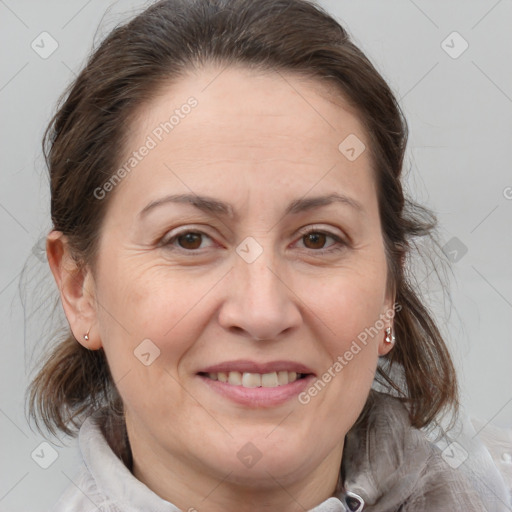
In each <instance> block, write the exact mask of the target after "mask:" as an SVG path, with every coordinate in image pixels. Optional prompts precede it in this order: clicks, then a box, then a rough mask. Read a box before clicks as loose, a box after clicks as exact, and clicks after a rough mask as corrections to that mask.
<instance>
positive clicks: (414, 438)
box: [50, 390, 511, 512]
mask: <svg viewBox="0 0 512 512" xmlns="http://www.w3.org/2000/svg"><path fill="white" fill-rule="evenodd" d="M369 403H370V404H371V407H368V408H367V409H365V410H366V411H367V412H366V413H363V414H362V415H361V417H360V419H359V420H358V422H357V423H356V425H355V426H354V427H353V428H352V430H351V431H350V432H349V434H348V435H347V437H346V441H345V446H344V451H343V461H342V466H341V472H340V483H341V485H340V488H339V489H340V490H338V491H337V492H336V496H335V497H331V498H329V499H327V500H326V501H324V502H323V503H321V504H320V505H318V506H317V507H315V508H314V509H312V510H311V511H310V512H351V511H352V512H353V511H357V512H359V511H364V512H395V511H398V510H400V512H426V511H431V512H442V511H447V512H448V511H449V512H484V511H485V512H502V511H510V510H511V508H510V507H509V504H508V499H509V498H508V496H507V493H506V491H505V486H504V483H503V480H502V479H501V477H500V475H499V473H498V471H497V470H496V468H495V467H494V466H493V465H492V463H491V464H489V461H490V460H491V459H490V457H489V460H484V461H483V462H482V460H481V459H479V460H478V461H476V463H475V461H469V462H466V461H465V462H466V463H461V464H460V465H459V466H458V467H457V468H455V467H454V466H455V465H456V464H453V463H452V462H451V460H450V457H449V456H448V455H447V452H445V453H443V452H441V450H440V449H439V448H438V447H437V446H436V445H435V444H433V443H432V442H431V441H429V440H428V439H427V437H426V436H425V434H424V432H422V431H421V430H417V429H414V428H412V427H410V425H409V421H408V416H407V411H406V410H405V408H404V406H403V405H402V404H401V403H400V402H398V400H396V399H394V398H392V397H390V396H388V395H385V394H383V393H378V392H377V391H374V390H372V392H371V394H370V397H369ZM101 417H104V416H102V414H95V415H93V416H91V417H89V418H87V419H86V420H85V422H84V423H83V425H82V427H81V429H80V434H79V446H80V450H81V452H82V456H83V461H84V467H83V469H82V471H81V473H80V474H79V476H78V477H77V478H76V479H75V480H74V482H73V484H71V485H70V486H69V487H68V489H67V490H66V492H65V493H64V494H63V495H62V497H61V498H60V500H59V501H58V503H57V504H56V505H55V507H53V508H52V509H51V511H50V512H143V511H144V512H195V509H193V508H190V509H188V511H180V509H178V508H177V507H176V506H175V505H173V504H172V503H169V502H168V501H165V500H163V499H162V498H160V497H159V496H158V495H156V494H155V493H154V492H153V491H151V490H150V489H149V488H148V487H147V486H146V485H144V484H143V483H142V482H140V481H139V480H137V479H136V478H135V477H134V476H133V475H132V473H131V472H130V470H129V469H128V468H127V467H126V466H125V465H124V463H123V462H122V461H121V459H120V458H119V457H118V456H117V455H116V454H115V453H114V452H113V451H112V449H111V448H110V446H109V444H108V443H107V440H106V439H105V437H104V435H103V433H102V430H101V428H100V426H99V424H98V422H99V421H100V419H99V418H101ZM459 446H460V445H459ZM459 462H460V461H459ZM482 465H483V466H484V467H483V468H482Z"/></svg>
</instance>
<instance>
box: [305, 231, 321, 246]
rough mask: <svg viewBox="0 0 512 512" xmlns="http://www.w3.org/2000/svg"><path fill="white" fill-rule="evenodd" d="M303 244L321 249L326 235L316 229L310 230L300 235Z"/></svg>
mask: <svg viewBox="0 0 512 512" xmlns="http://www.w3.org/2000/svg"><path fill="white" fill-rule="evenodd" d="M302 239H303V241H304V245H305V246H306V247H307V248H308V249H323V246H324V245H325V242H326V240H327V235H326V234H325V233H321V232H318V231H312V232H311V233H308V234H307V235H304V236H303V237H302Z"/></svg>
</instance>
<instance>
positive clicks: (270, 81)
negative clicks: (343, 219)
mask: <svg viewBox="0 0 512 512" xmlns="http://www.w3.org/2000/svg"><path fill="white" fill-rule="evenodd" d="M191 105H193V106H191ZM149 139H151V141H152V144H151V145H152V148H151V151H147V152H146V153H147V155H146V156H145V157H144V159H143V161H141V162H140V163H138V164H137V169H136V172H132V173H131V176H130V180H131V181H136V182H137V185H136V186H137V187H138V190H139V192H142V191H143V190H145V189H147V188H148V187H150V186H153V187H155V186H156V183H157V182H160V183H161V182H162V180H164V181H167V180H171V179H172V180H174V183H176V181H177V180H178V181H179V176H186V179H187V183H188V184H189V185H190V187H192V188H193V190H189V191H188V192H195V191H196V190H197V188H198V187H199V186H200V187H201V192H204V193H208V192H209V191H210V190H213V189H216V190H218V186H219V184H220V186H221V187H222V186H224V185H232V183H230V180H233V179H235V180H238V181H240V182H241V180H245V183H246V184H247V185H251V186H253V188H254V186H262V185H267V186H269V185H270V184H272V187H273V189H272V192H273V193H276V191H277V190H279V189H280V190H282V191H284V192H286V191H291V190H292V189H293V190H294V195H295V196H296V195H297V194H300V193H301V192H302V194H306V193H307V189H308V188H311V187H313V186H315V187H317V186H320V185H322V186H323V187H324V192H325V191H326V190H327V189H330V188H332V186H333V185H336V184H337V185H342V188H345V189H347V190H352V191H355V192H356V193H357V192H359V193H363V192H364V190H365V189H368V186H369V184H370V185H371V183H370V182H371V175H372V171H371V162H370V156H369V151H364V150H362V149H361V148H367V147H368V140H367V136H366V133H365V131H364V130H363V128H362V124H361V122H360V121H359V118H358V116H357V113H356V112H355V111H354V109H353V108H351V106H350V105H349V104H348V102H346V101H345V99H344V98H343V96H342V95H341V93H339V92H337V91H336V90H335V89H334V88H333V86H332V85H330V84H328V83H324V82H322V81H320V80H319V79H315V78H311V77H304V76H300V75H297V74H290V73H285V72H277V71H259V70H254V69H247V68H243V67H224V68H223V67H215V66H211V67H206V68H203V69H200V70H194V71H191V72H190V73H189V74H187V75H186V76H184V77H182V78H181V79H179V80H177V81H175V82H174V83H172V84H169V85H168V86H167V87H162V88H161V89H160V90H159V91H158V94H156V95H155V96H154V97H153V98H152V100H151V101H149V102H147V103H146V104H144V105H142V106H141V108H140V109H139V110H138V111H137V115H136V117H135V118H134V120H133V121H132V123H131V125H130V129H129V137H128V145H127V148H126V155H125V160H126V159H127V158H129V155H130V154H131V153H132V152H133V151H137V149H138V148H141V147H143V146H144V145H147V142H148V140H149ZM347 140H348V141H349V142H354V141H356V145H357V143H359V144H360V145H359V146H357V147H355V149H356V150H357V151H358V152H361V154H360V155H356V156H357V158H356V159H351V158H347V154H346V153H344V152H343V151H344V150H346V149H347V148H346V147H345V146H346V145H347V144H346V143H345V141H347ZM352 145H354V144H352ZM348 156H351V155H350V154H348ZM130 180H127V181H130ZM247 180H249V181H247ZM187 183H181V187H182V188H183V189H186V188H187ZM216 184H217V188H215V187H216ZM370 188H371V189H373V187H370ZM184 191H185V190H184ZM198 192H199V191H198ZM270 192H271V191H270V190H269V193H270Z"/></svg>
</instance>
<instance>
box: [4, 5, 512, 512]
mask: <svg viewBox="0 0 512 512" xmlns="http://www.w3.org/2000/svg"><path fill="white" fill-rule="evenodd" d="M320 3H321V4H322V5H324V6H325V7H327V9H328V10H329V11H331V12H332V13H333V14H334V15H335V16H337V17H338V18H339V19H340V20H341V21H342V22H343V23H344V24H345V26H346V27H347V28H348V29H349V32H350V33H351V34H352V35H353V36H354V38H355V41H356V43H358V44H359V45H360V46H361V48H362V49H363V50H364V51H365V52H366V53H367V54H368V55H369V56H370V58H371V59H372V61H373V62H374V63H376V65H377V68H378V69H379V70H380V71H381V73H382V74H383V75H384V77H385V78H386V79H387V80H388V82H389V83H390V85H391V86H392V88H393V90H394V91H395V92H396V94H397V96H398V97H399V98H401V100H400V102H401V105H402V107H403V109H404V111H405V114H406V117H407V118H408V121H409V125H410V130H411V137H410V144H409V150H408V156H407V169H408V170H409V174H408V175H407V178H406V186H407V188H408V190H409V191H410V193H411V194H412V195H413V196H414V197H415V199H417V200H419V201H420V202H423V203H424V204H426V205H427V206H429V207H431V208H433V209H434V210H435V211H436V212H437V214H438V218H439V221H440V225H441V227H440V238H441V242H442V244H443V245H444V244H448V245H447V246H446V247H445V253H446V255H443V254H442V253H441V255H442V256H444V257H445V259H448V260H449V259H451V260H453V268H452V271H453V274H450V275H448V277H449V279H450V281H451V283H452V284H451V293H452V301H451V302H450V301H447V300H446V298H445V297H444V296H443V295H442V293H441V288H440V287H439V285H438V284H436V282H435V281H433V280H432V279H431V278H432V276H433V275H435V273H432V272H430V271H429V270H428V268H427V270H425V271H423V270H421V269H420V270H418V274H417V275H418V282H419V283H420V287H421V289H422V291H423V292H424V294H425V296H426V297H427V298H428V300H429V302H430V304H431V308H432V309H433V310H434V311H435V312H436V315H437V318H438V320H439V323H440V327H441V330H442V332H443V333H444V334H445V335H446V336H447V338H448V339H449V344H450V347H451V349H452V352H453V354H454V357H455V360H456V364H457V367H458V369H459V375H460V379H461V387H462V391H463V404H464V406H465V409H466V411H467V413H468V414H469V415H470V416H472V417H475V418H479V419H480V420H481V421H482V422H484V423H487V422H490V423H492V424H494V425H497V426H501V427H508V428H511V427H512V379H511V374H512V372H511V367H512V364H511V361H512V343H511V341H512V340H511V331H512V329H511V327H512V320H511V319H512V274H511V271H510V262H511V256H512V230H511V219H512V172H511V165H510V162H511V156H512V155H511V152H512V149H511V148H512V144H511V142H512V73H511V67H512V45H511V39H512V38H511V33H510V26H512V2H511V1H510V0H500V1H495V0H492V1H488V0H486V1H484V0H478V1H476V0H473V1H467V0H458V1H450V2H445V1H441V0H439V1H432V0H429V1H426V0H415V1H412V0H388V1H385V2H384V1H382V0H372V1H369V0H364V1H359V2H355V1H353V0H347V1H345V0H325V1H322V2H320ZM143 5H144V3H143V2H136V1H133V2H121V1H119V2H116V3H111V2H101V1H99V0H89V1H86V0H67V1H66V2H64V1H61V2H58V1H55V0H52V1H45V2H36V1H35V0H32V1H28V0H24V1H15V0H0V27H1V28H0V38H1V48H2V54H1V59H2V61H1V66H0V69H1V70H2V72H1V75H0V108H1V115H2V125H1V130H2V133H1V137H0V144H1V152H0V154H1V156H2V167H1V172H0V226H1V240H2V249H1V252H0V258H1V260H0V322H1V324H0V325H1V326H2V329H1V334H0V342H1V349H2V352H1V353H2V357H1V358H0V373H1V375H2V379H3V385H2V395H1V403H0V432H1V433H2V435H1V437H0V443H1V453H2V457H1V459H2V462H1V471H2V473H1V474H2V478H1V483H0V510H1V511H18V510H19V511H21V510H23V511H27V510H28V511H40V510H45V509H46V508H47V507H48V506H50V505H51V504H52V503H54V502H55V501H56V499H57V497H58V495H59V494H60V493H61V492H62V490H63V489H64V487H66V486H67V485H68V484H69V483H70V479H73V478H74V476H75V475H76V471H77V467H78V465H77V461H78V460H79V455H78V452H77V447H76V442H75V441H72V442H71V443H70V444H69V443H68V445H66V446H61V445H60V444H59V443H58V442H57V441H56V440H55V439H53V440H51V441H52V443H53V446H54V450H55V454H56V455H57V456H58V457H57V459H56V460H55V462H54V463H53V464H51V465H50V467H49V468H48V469H43V468H41V467H40V466H39V465H38V464H36V462H34V460H33V459H32V458H31V453H32V452H33V451H34V450H36V452H35V453H36V454H37V453H40V450H41V449H40V448H38V446H39V445H40V443H41V442H43V441H44V438H43V437H42V436H41V435H40V434H38V433H36V432H35V431H32V430H31V428H30V427H29V425H28V423H27V420H26V417H25V409H24V392H25V389H26V385H27V379H28V375H29V373H28V372H29V370H30V364H31V362H33V359H34V357H37V354H38V352H37V349H38V348H39V347H40V346H42V344H43V343H44V341H45V339H46V336H47V335H48V332H49V326H48V323H47V321H46V319H47V318H48V309H49V304H50V303H49V302H48V298H47V297H46V295H47V292H48V290H49V291H50V292H51V293H53V284H52V282H51V279H50V280H49V279H48V270H47V269H46V264H45V263H44V259H43V255H42V253H41V249H40V240H41V237H42V235H43V234H45V232H46V231H47V230H48V228H49V227H50V224H49V213H48V203H49V196H48V184H47V179H46V175H45V170H44V165H43V160H42V155H41V149H40V141H41V138H42V134H43V130H44V128H45V126H46V124H47V122H48V120H49V119H50V116H51V114H52V112H53V110H54V106H55V103H56V101H57V99H58V97H59V96H60V94H61V93H62V92H63V90H64V88H65V86H66V85H67V84H68V83H69V82H70V81H71V80H72V79H73V77H74V75H75V73H76V72H77V71H78V70H79V69H80V68H81V66H82V64H83V63H84V59H85V57H86V55H87V54H88V52H89V50H90V48H91V45H92V42H93V40H94V38H95V37H96V38H97V39H101V38H102V37H103V36H104V35H105V34H106V33H107V32H108V30H109V29H110V28H111V27H112V26H113V25H115V24H116V23H118V22H120V21H122V20H124V19H125V18H126V17H127V16H129V15H130V14H131V13H133V12H135V11H134V9H135V10H137V11H138V10H139V9H140V7H142V6H143ZM107 9H108V12H107V13H106V11H107ZM100 22H101V23H102V25H101V28H100V29H99V31H98V32H97V30H96V29H97V27H98V25H99V24H100ZM45 31H46V32H48V33H49V34H51V37H52V38H53V39H54V40H55V41H57V43H58V48H57V49H56V50H55V51H54V53H52V54H51V55H50V56H48V57H47V58H42V57H41V56H40V55H39V54H38V53H36V51H34V49H33V48H32V47H31V43H32V41H34V40H35V43H34V44H39V51H40V52H43V51H48V50H49V49H51V41H50V39H48V38H47V39H45V40H44V41H43V42H44V48H43V43H41V37H47V36H40V34H41V33H42V32H45ZM454 31H456V32H458V33H459V34H460V36H461V37H460V36H458V35H452V36H450V37H448V36H449V35H450V34H452V32H454ZM443 41H445V43H443ZM465 41H466V42H467V44H468V45H469V46H468V48H467V49H466V51H464V52H463V53H461V54H460V55H459V53H460V52H461V50H462V49H463V48H464V47H465ZM450 53H451V55H450ZM455 57H456V58H455ZM466 250H467V252H465V251H466ZM25 264H27V271H26V273H25V274H24V275H25V281H26V283H27V284H26V285H22V289H23V290H24V291H25V293H26V295H27V297H26V304H25V307H23V306H22V303H21V301H20V294H19V285H20V276H21V275H22V274H21V272H22V269H23V266H24V265H25ZM437 268H439V265H437ZM430 270H432V269H430ZM429 272H430V274H429ZM38 306H40V307H39V309H37V307H38ZM34 354H35V356H34ZM63 441H64V442H66V440H65V439H63ZM38 450H39V451H38ZM45 450H46V451H45V453H48V452H50V453H53V452H51V450H50V451H49V450H48V448H46V449H45ZM43 451H44V450H43ZM45 457H48V455H45ZM35 458H37V457H35ZM44 462H45V461H42V463H44ZM46 462H50V460H49V459H47V460H46ZM40 463H41V462H40Z"/></svg>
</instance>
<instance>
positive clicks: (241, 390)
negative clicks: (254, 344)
mask: <svg viewBox="0 0 512 512" xmlns="http://www.w3.org/2000/svg"><path fill="white" fill-rule="evenodd" d="M198 377H199V378H200V379H201V380H202V381H203V382H204V383H205V384H206V385H207V386H209V388H210V389H212V390H213V391H215V392H216V393H218V394H219V395H222V396H224V397H226V398H229V399H230V400H232V401H233V402H236V403H238V404H241V405H245V406H248V407H253V408H263V407H274V406H276V405H280V404H283V403H285V402H287V401H288V400H290V399H292V398H295V397H297V395H299V394H300V393H301V392H302V391H304V390H305V389H306V388H307V387H308V386H309V385H310V383H311V382H312V380H313V379H314V378H315V376H314V375H308V376H307V377H304V378H302V379H298V380H296V381H294V382H290V383H289V384H285V385H284V386H276V387H275V388H264V387H258V388H245V387H243V386H233V385H231V384H228V383H227V382H220V381H218V380H213V379H210V378H208V377H204V376H203V375H198Z"/></svg>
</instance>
